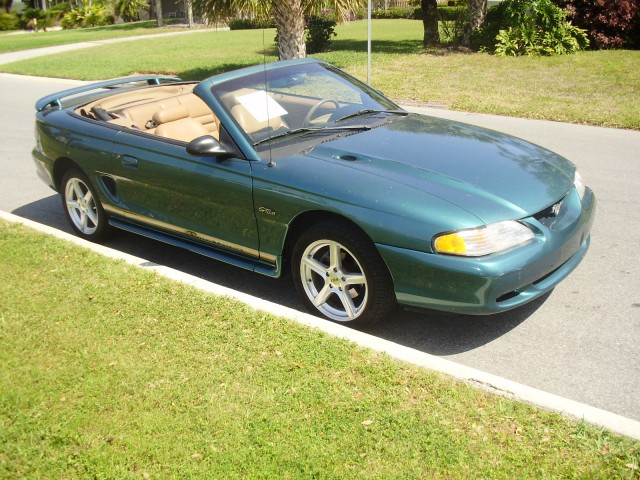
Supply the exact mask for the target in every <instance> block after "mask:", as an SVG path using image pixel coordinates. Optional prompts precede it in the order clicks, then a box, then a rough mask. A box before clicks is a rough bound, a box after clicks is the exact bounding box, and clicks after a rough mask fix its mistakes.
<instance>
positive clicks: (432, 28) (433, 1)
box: [420, 0, 440, 48]
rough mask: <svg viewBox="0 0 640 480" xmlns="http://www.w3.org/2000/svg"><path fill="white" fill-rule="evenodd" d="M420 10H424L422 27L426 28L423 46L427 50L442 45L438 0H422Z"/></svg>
mask: <svg viewBox="0 0 640 480" xmlns="http://www.w3.org/2000/svg"><path fill="white" fill-rule="evenodd" d="M420 8H421V9H422V25H423V26H424V37H423V40H422V44H423V46H424V47H425V48H426V47H434V46H436V45H440V32H439V30H438V2H437V0H421V1H420Z"/></svg>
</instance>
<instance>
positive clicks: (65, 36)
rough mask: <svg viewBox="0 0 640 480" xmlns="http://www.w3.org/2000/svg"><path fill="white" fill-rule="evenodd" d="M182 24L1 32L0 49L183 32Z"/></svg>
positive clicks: (151, 23)
mask: <svg viewBox="0 0 640 480" xmlns="http://www.w3.org/2000/svg"><path fill="white" fill-rule="evenodd" d="M180 31H184V28H182V27H176V26H172V24H168V25H166V26H165V27H164V28H163V29H162V30H159V29H158V28H157V23H156V21H155V20H151V21H145V22H132V23H122V24H119V25H107V26H104V27H93V28H78V29H72V30H51V31H48V32H43V31H38V32H24V31H19V32H1V33H0V53H5V52H15V51H19V50H29V49H32V48H42V47H52V46H55V45H66V44H68V43H78V42H95V41H98V40H109V39H112V38H122V37H135V36H142V35H154V34H158V33H169V32H180Z"/></svg>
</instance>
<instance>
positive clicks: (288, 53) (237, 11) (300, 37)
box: [193, 0, 365, 60]
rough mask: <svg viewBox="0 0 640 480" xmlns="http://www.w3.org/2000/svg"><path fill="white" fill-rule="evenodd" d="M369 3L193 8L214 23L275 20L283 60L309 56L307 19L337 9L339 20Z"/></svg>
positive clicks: (210, 0) (202, 1)
mask: <svg viewBox="0 0 640 480" xmlns="http://www.w3.org/2000/svg"><path fill="white" fill-rule="evenodd" d="M364 1H365V0H193V8H194V9H195V10H196V11H197V12H198V13H200V14H201V15H202V16H203V17H205V18H206V19H207V21H208V22H210V23H213V22H215V21H217V20H220V19H228V18H232V17H237V16H251V17H255V18H262V19H267V18H271V16H273V19H274V21H275V24H276V29H277V31H278V53H279V56H280V59H281V60H288V59H291V58H303V57H305V56H306V46H305V43H304V18H305V15H307V16H310V15H314V14H318V13H319V12H320V11H321V10H322V9H323V8H326V7H331V8H333V10H334V12H335V14H336V16H337V18H338V20H344V19H346V17H347V15H349V14H350V13H351V12H353V11H355V10H356V9H357V8H358V7H360V6H361V5H362V4H363V3H364Z"/></svg>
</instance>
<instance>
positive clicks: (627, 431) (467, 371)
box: [0, 211, 640, 440]
mask: <svg viewBox="0 0 640 480" xmlns="http://www.w3.org/2000/svg"><path fill="white" fill-rule="evenodd" d="M0 219H3V220H5V221H7V222H10V223H20V224H22V225H25V226H26V227H29V228H32V229H34V230H37V231H40V232H43V233H46V234H49V235H53V236H55V237H57V238H59V239H61V240H66V241H69V242H71V243H74V244H76V245H79V246H82V247H84V248H87V249H90V250H92V251H94V252H96V253H99V254H101V255H103V256H105V257H108V258H113V259H118V260H122V261H124V262H126V263H127V264H129V265H133V266H136V267H139V268H142V269H146V270H151V271H154V272H156V273H157V274H158V275H161V276H163V277H165V278H168V279H171V280H174V281H177V282H180V283H183V284H186V285H189V286H192V287H195V288H197V289H199V290H202V291H205V292H208V293H213V294H215V295H221V296H226V297H230V298H234V299H236V300H239V301H241V302H243V303H245V304H247V305H249V306H250V307H252V308H255V309H257V310H262V311H265V312H268V313H271V314H273V315H277V316H281V317H285V318H288V319H290V320H293V321H295V322H297V323H299V324H302V325H306V326H309V327H312V328H316V329H319V330H321V331H323V332H325V333H327V334H329V335H332V336H335V337H337V338H341V339H346V340H349V341H352V342H354V343H357V344H358V345H360V346H362V347H366V348H370V349H372V350H374V351H376V352H379V353H385V354H387V355H389V356H390V357H391V358H393V359H396V360H400V361H403V362H407V363H410V364H412V365H415V366H418V367H423V368H427V369H429V370H433V371H436V372H440V373H443V374H445V375H448V376H450V377H453V378H456V379H458V380H462V381H464V382H467V383H470V384H472V385H475V386H477V387H479V388H482V389H484V390H487V391H490V392H492V393H495V394H497V395H500V396H504V397H507V398H510V399H513V400H518V401H521V402H525V403H529V404H532V405H535V406H537V407H540V408H543V409H546V410H551V411H554V412H558V413H561V414H563V415H565V416H568V417H570V418H573V419H577V420H582V421H585V422H587V423H590V424H592V425H595V426H598V427H603V428H606V429H608V430H610V431H612V432H615V433H618V434H621V435H625V436H627V437H630V438H632V439H635V440H640V421H637V420H633V419H630V418H626V417H623V416H621V415H618V414H615V413H612V412H608V411H606V410H603V409H600V408H596V407H592V406H590V405H586V404H583V403H580V402H577V401H574V400H570V399H567V398H564V397H561V396H559V395H555V394H552V393H547V392H543V391H541V390H538V389H535V388H532V387H529V386H526V385H522V384H520V383H517V382H513V381H511V380H508V379H505V378H502V377H499V376H497V375H493V374H490V373H487V372H483V371H480V370H476V369H474V368H471V367H467V366H464V365H460V364H457V363H455V362H452V361H450V360H446V359H443V358H440V357H437V356H434V355H430V354H428V353H425V352H420V351H418V350H414V349H411V348H409V347H405V346H402V345H398V344H395V343H393V342H390V341H388V340H384V339H381V338H378V337H375V336H373V335H369V334H367V333H364V332H359V331H357V330H352V329H350V328H347V327H345V326H343V325H339V324H336V323H332V322H328V321H326V320H322V319H320V318H317V317H314V316H313V315H310V314H307V313H303V312H299V311H297V310H294V309H292V308H289V307H284V306H282V305H278V304H275V303H273V302H270V301H267V300H263V299H260V298H257V297H254V296H252V295H248V294H246V293H243V292H238V291H236V290H232V289H230V288H227V287H223V286H221V285H217V284H214V283H211V282H208V281H206V280H202V279H200V278H197V277H194V276H192V275H189V274H187V273H184V272H180V271H177V270H175V269H172V268H169V267H166V266H163V265H158V264H156V263H153V262H149V261H147V260H144V259H141V258H138V257H135V256H133V255H129V254H127V253H124V252H120V251H118V250H114V249H111V248H108V247H105V246H103V245H99V244H95V243H91V242H88V241H86V240H83V239H81V238H79V237H76V236H74V235H71V234H68V233H66V232H62V231H60V230H57V229H55V228H52V227H49V226H47V225H43V224H40V223H37V222H34V221H32V220H29V219H26V218H22V217H19V216H17V215H13V214H11V213H7V212H4V211H0Z"/></svg>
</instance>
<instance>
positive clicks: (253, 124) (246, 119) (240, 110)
mask: <svg viewBox="0 0 640 480" xmlns="http://www.w3.org/2000/svg"><path fill="white" fill-rule="evenodd" d="M231 115H233V118H235V119H236V121H237V122H238V123H239V124H240V127H241V128H242V129H243V130H244V131H245V132H246V133H248V134H251V133H256V132H259V131H261V130H266V129H269V128H271V130H277V129H278V128H281V127H284V128H287V124H286V122H285V121H284V120H283V119H282V117H273V118H270V119H268V120H265V121H262V122H259V121H258V120H256V118H255V117H254V116H253V115H251V113H250V112H249V111H248V110H247V109H246V108H244V106H242V105H240V104H239V103H237V104H236V105H234V106H233V107H231Z"/></svg>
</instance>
